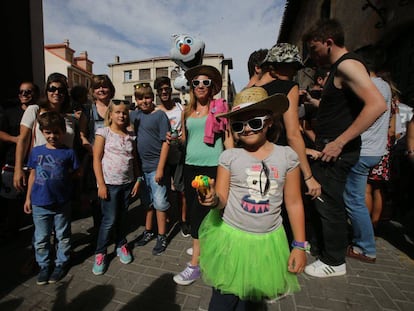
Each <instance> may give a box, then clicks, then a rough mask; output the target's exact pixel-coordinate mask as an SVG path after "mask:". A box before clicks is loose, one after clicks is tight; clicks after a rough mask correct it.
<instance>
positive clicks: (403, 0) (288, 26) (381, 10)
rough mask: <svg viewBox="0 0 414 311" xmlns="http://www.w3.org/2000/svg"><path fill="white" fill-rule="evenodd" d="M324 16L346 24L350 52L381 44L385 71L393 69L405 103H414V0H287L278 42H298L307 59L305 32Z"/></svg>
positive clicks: (395, 80) (346, 36)
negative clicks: (304, 43)
mask: <svg viewBox="0 0 414 311" xmlns="http://www.w3.org/2000/svg"><path fill="white" fill-rule="evenodd" d="M321 18H335V19H337V20H338V21H339V22H340V23H341V24H342V26H343V28H344V31H345V45H346V47H347V48H348V49H349V50H350V51H354V50H357V49H359V48H362V47H365V46H369V45H372V46H375V47H378V49H379V50H380V51H382V52H383V55H382V58H383V59H382V63H383V65H382V68H383V70H384V71H388V72H390V74H391V77H392V79H393V81H394V82H395V83H396V84H397V86H398V88H399V89H400V91H401V92H402V97H403V100H404V102H405V103H407V104H410V105H411V106H414V78H413V77H414V34H413V32H412V29H413V27H414V1H411V0H348V1H339V0H306V1H305V0H287V1H286V8H285V12H284V16H283V20H282V23H281V27H280V32H279V36H278V42H290V43H293V44H296V45H297V46H298V47H299V48H300V49H301V50H302V54H303V58H304V59H305V60H306V59H307V54H308V53H307V50H306V46H304V45H303V43H302V35H303V33H304V32H305V31H306V30H307V29H308V27H310V26H311V25H312V24H313V23H314V22H315V21H317V20H318V19H321ZM305 76H306V75H305ZM304 78H306V77H304ZM304 84H306V82H304Z"/></svg>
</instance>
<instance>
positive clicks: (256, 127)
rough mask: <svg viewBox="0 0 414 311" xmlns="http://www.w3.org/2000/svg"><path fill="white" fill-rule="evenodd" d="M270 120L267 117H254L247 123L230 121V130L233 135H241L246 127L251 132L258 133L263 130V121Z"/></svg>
mask: <svg viewBox="0 0 414 311" xmlns="http://www.w3.org/2000/svg"><path fill="white" fill-rule="evenodd" d="M268 119H270V117H269V116H263V117H256V118H253V119H250V120H247V121H232V122H231V129H232V130H233V132H234V133H237V134H241V133H243V132H244V127H245V126H246V125H248V126H249V127H250V129H251V130H252V131H260V130H262V129H263V127H264V124H265V120H268Z"/></svg>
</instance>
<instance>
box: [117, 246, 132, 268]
mask: <svg viewBox="0 0 414 311" xmlns="http://www.w3.org/2000/svg"><path fill="white" fill-rule="evenodd" d="M116 255H117V256H118V257H119V261H120V262H121V263H123V264H124V265H127V264H129V263H130V262H131V261H132V256H131V252H130V251H129V250H128V248H127V245H126V244H124V245H122V246H121V247H118V248H117V249H116Z"/></svg>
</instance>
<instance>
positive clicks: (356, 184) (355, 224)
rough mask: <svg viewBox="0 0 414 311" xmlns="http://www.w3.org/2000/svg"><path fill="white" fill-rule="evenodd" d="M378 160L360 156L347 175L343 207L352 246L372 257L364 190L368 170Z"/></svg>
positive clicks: (373, 242)
mask: <svg viewBox="0 0 414 311" xmlns="http://www.w3.org/2000/svg"><path fill="white" fill-rule="evenodd" d="M380 160H381V157H380V156H360V157H359V160H358V162H357V163H356V164H355V165H354V166H353V167H352V169H351V172H350V173H349V175H348V178H347V180H346V185H345V191H344V202H345V207H346V211H347V213H348V217H349V219H350V220H351V223H352V231H353V237H352V244H353V245H355V246H357V247H359V248H360V249H361V250H362V251H363V253H364V254H365V255H369V256H372V257H375V255H376V248H375V237H374V229H373V227H372V224H371V217H370V215H369V212H368V208H367V206H366V204H365V189H366V187H367V179H368V174H369V171H370V169H371V168H372V167H373V166H375V165H376V164H377V163H378V162H379V161H380Z"/></svg>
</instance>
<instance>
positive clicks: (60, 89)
mask: <svg viewBox="0 0 414 311" xmlns="http://www.w3.org/2000/svg"><path fill="white" fill-rule="evenodd" d="M47 91H48V92H50V93H54V92H56V91H58V93H59V94H63V93H66V88H64V87H63V86H60V87H56V86H49V87H48V88H47Z"/></svg>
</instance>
